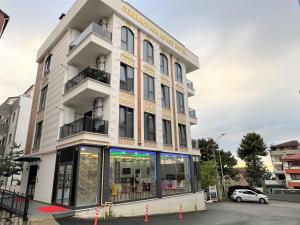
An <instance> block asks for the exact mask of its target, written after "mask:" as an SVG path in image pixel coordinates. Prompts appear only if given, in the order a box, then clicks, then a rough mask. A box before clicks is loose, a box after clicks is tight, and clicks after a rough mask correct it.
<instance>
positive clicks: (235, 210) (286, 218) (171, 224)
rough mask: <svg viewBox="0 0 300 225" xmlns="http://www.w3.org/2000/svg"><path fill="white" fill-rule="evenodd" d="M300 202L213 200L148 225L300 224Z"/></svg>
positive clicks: (80, 224) (80, 223) (68, 224)
mask: <svg viewBox="0 0 300 225" xmlns="http://www.w3.org/2000/svg"><path fill="white" fill-rule="evenodd" d="M299 212H300V204H299V203H289V202H280V201H271V203H270V204H268V205H260V204H256V203H235V202H226V203H211V204H208V205H207V211H203V212H199V213H188V214H184V215H183V219H182V221H180V220H178V217H177V215H166V216H150V217H149V223H148V224H155V225H176V224H188V225H277V224H278V225H281V224H288V225H300V213H299ZM143 220H144V218H128V219H117V220H112V221H105V222H104V221H99V224H112V225H115V224H122V225H127V224H128V225H132V224H135V225H136V224H145V222H144V221H143ZM58 222H59V223H60V224H61V225H92V224H93V221H92V220H81V219H75V218H66V219H59V220H58Z"/></svg>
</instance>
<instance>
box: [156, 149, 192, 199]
mask: <svg viewBox="0 0 300 225" xmlns="http://www.w3.org/2000/svg"><path fill="white" fill-rule="evenodd" d="M160 159H161V160H160V162H161V179H162V180H161V186H162V195H163V196H166V195H171V194H179V193H186V192H191V174H190V160H189V156H188V155H181V154H171V153H161V157H160Z"/></svg>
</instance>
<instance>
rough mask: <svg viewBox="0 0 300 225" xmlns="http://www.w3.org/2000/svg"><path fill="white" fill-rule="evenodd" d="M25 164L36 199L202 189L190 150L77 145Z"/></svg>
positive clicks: (125, 199)
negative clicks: (180, 151)
mask: <svg viewBox="0 0 300 225" xmlns="http://www.w3.org/2000/svg"><path fill="white" fill-rule="evenodd" d="M25 167H26V168H25V170H26V171H25V172H24V174H23V181H22V183H23V188H26V192H27V193H29V194H31V195H32V196H34V199H35V200H38V201H44V202H47V203H52V204H57V205H61V206H64V207H69V208H75V209H83V208H90V207H93V206H96V205H99V204H103V203H105V202H113V203H114V204H119V205H122V204H123V203H126V204H132V203H133V202H134V203H136V204H137V202H139V201H140V202H142V201H144V200H147V201H148V202H152V203H153V204H157V201H163V202H165V201H166V199H169V200H167V201H169V202H170V201H171V199H176V198H180V196H181V195H189V196H190V195H193V193H194V194H195V196H198V197H199V193H200V192H201V184H200V161H199V156H194V155H188V154H177V153H176V154H175V153H167V152H157V151H148V150H147V151H146V150H135V149H124V148H114V147H105V146H103V147H99V146H86V145H78V146H73V147H69V148H66V149H60V150H58V151H56V152H55V153H52V154H49V155H45V156H41V158H40V159H39V161H35V162H34V163H32V162H29V163H28V164H27V166H25ZM26 174H27V175H26ZM24 180H27V184H26V185H24ZM34 181H35V182H36V183H35V182H34ZM47 184H48V186H46V185H47ZM49 186H50V187H49ZM197 193H198V195H196V194H197ZM195 196H194V197H195ZM194 197H192V198H194ZM198 200H199V199H198ZM196 201H197V200H196ZM196 203H197V202H196ZM162 204H163V203H162Z"/></svg>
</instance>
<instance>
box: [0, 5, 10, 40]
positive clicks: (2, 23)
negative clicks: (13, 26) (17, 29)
mask: <svg viewBox="0 0 300 225" xmlns="http://www.w3.org/2000/svg"><path fill="white" fill-rule="evenodd" d="M8 21H9V16H8V15H7V14H6V13H5V12H3V11H2V10H1V9H0V38H1V37H2V34H3V32H4V30H5V28H6V26H7V23H8Z"/></svg>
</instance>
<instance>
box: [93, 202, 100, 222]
mask: <svg viewBox="0 0 300 225" xmlns="http://www.w3.org/2000/svg"><path fill="white" fill-rule="evenodd" d="M98 217H99V206H98V207H97V208H96V215H95V220H94V225H97V224H98Z"/></svg>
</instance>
